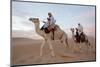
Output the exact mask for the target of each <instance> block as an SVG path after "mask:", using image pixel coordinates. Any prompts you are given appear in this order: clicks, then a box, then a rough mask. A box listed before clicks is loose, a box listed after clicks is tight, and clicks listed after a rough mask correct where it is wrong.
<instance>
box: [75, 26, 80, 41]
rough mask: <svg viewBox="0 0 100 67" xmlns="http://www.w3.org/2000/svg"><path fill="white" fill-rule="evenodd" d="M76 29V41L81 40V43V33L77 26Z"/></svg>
mask: <svg viewBox="0 0 100 67" xmlns="http://www.w3.org/2000/svg"><path fill="white" fill-rule="evenodd" d="M75 29H76V35H75V37H76V42H79V43H80V36H79V33H78V29H77V28H75Z"/></svg>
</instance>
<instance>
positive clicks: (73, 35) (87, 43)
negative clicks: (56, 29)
mask: <svg viewBox="0 0 100 67" xmlns="http://www.w3.org/2000/svg"><path fill="white" fill-rule="evenodd" d="M70 30H71V32H72V39H73V40H74V41H75V42H76V40H77V39H78V40H80V42H81V40H82V38H80V39H79V37H78V38H77V36H75V34H74V32H75V30H74V28H71V29H70ZM83 35H84V38H85V39H83V41H82V42H81V43H85V44H86V46H87V47H90V46H91V44H90V42H89V40H88V37H87V35H86V34H85V33H83ZM76 38H77V39H76Z"/></svg>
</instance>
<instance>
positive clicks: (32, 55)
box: [11, 37, 96, 65]
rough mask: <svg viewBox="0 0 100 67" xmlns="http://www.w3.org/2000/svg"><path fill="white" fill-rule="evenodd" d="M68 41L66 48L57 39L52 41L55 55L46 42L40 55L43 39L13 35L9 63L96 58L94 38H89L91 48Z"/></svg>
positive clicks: (89, 59) (39, 62) (38, 62)
mask: <svg viewBox="0 0 100 67" xmlns="http://www.w3.org/2000/svg"><path fill="white" fill-rule="evenodd" d="M68 41H69V47H67V48H65V47H64V45H63V44H61V43H60V42H58V41H57V42H53V43H52V45H53V48H54V52H55V54H56V56H55V57H52V56H51V53H50V49H49V46H48V44H46V45H45V46H44V49H43V56H42V57H40V56H39V53H40V46H41V44H42V42H43V40H35V39H29V38H22V37H21V38H20V37H14V38H12V45H11V49H12V52H11V64H12V65H26V64H44V63H61V62H75V61H94V60H96V56H95V39H93V38H91V39H90V41H91V45H92V47H91V48H87V47H86V45H85V44H75V43H74V42H73V41H72V39H69V40H68Z"/></svg>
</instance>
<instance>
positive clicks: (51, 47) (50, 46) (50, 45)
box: [47, 40, 55, 57]
mask: <svg viewBox="0 0 100 67" xmlns="http://www.w3.org/2000/svg"><path fill="white" fill-rule="evenodd" d="M47 42H48V44H49V48H50V51H51V55H52V56H53V57H54V56H55V54H54V50H53V46H52V44H51V41H50V40H48V41H47Z"/></svg>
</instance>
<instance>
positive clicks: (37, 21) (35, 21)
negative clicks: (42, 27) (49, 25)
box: [29, 18, 39, 23]
mask: <svg viewBox="0 0 100 67" xmlns="http://www.w3.org/2000/svg"><path fill="white" fill-rule="evenodd" d="M29 21H32V22H34V23H39V18H29Z"/></svg>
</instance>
